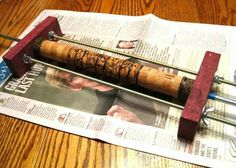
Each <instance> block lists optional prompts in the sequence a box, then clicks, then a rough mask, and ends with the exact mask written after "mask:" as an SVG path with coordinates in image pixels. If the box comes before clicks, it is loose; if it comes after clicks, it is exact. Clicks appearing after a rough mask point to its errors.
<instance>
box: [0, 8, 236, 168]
mask: <svg viewBox="0 0 236 168" xmlns="http://www.w3.org/2000/svg"><path fill="white" fill-rule="evenodd" d="M47 16H55V17H57V18H58V20H59V23H60V26H61V29H62V32H63V34H64V36H65V37H67V38H69V39H72V40H78V41H80V42H83V43H88V44H92V45H96V46H101V47H107V48H112V49H114V50H117V51H121V52H124V53H130V54H133V55H135V56H137V57H139V58H142V59H148V60H151V61H153V62H162V63H166V64H170V65H174V66H178V67H183V68H187V69H191V70H194V71H196V72H197V71H198V69H199V66H200V64H201V61H202V59H203V57H204V54H205V52H206V51H213V52H217V53H220V54H221V60H220V64H219V67H218V72H217V74H218V75H220V76H222V77H224V78H226V79H230V80H232V81H236V80H235V71H236V70H235V67H236V66H235V56H234V54H233V53H235V52H236V51H235V47H233V46H235V44H236V28H235V27H231V26H220V25H208V24H196V23H184V22H173V21H167V20H163V19H160V18H158V17H156V16H154V15H152V14H149V15H144V16H122V15H111V14H97V13H86V12H84V13H83V12H72V11H59V10H45V11H44V12H42V13H41V14H40V15H39V16H38V17H37V18H36V19H35V20H34V21H33V23H32V24H31V25H30V26H29V27H28V28H27V29H26V30H25V31H24V33H23V34H22V35H21V36H20V38H22V37H24V36H25V35H26V34H27V33H28V32H29V31H30V30H32V29H33V28H34V27H35V26H36V25H37V24H38V23H40V22H41V21H42V20H43V19H45V18H46V17H47ZM58 43H65V44H68V45H72V46H76V47H82V48H85V49H88V50H92V51H95V52H99V53H101V54H106V55H109V56H112V57H119V58H122V59H127V60H130V61H132V62H135V63H140V64H143V65H146V66H149V67H153V68H157V69H161V70H163V71H165V72H171V73H174V74H178V75H180V76H187V77H190V78H192V79H194V78H195V76H194V75H189V74H186V73H183V72H178V71H176V70H173V69H169V68H166V67H161V66H159V65H156V64H152V63H148V62H145V61H140V60H138V59H134V58H129V57H124V56H122V55H119V54H114V53H109V52H107V51H102V50H98V49H94V48H91V47H86V46H82V45H78V44H72V43H69V42H64V41H58ZM13 45H14V44H13ZM50 62H51V63H52V64H53V63H54V64H55V62H53V61H50ZM56 64H57V65H58V66H63V67H65V68H70V67H67V65H64V64H60V63H56ZM0 69H1V71H0V72H1V73H0V85H1V88H0V90H1V92H0V114H4V115H8V116H12V117H15V118H19V119H22V120H25V121H29V122H32V123H35V124H39V125H42V126H46V127H50V128H53V129H58V130H62V131H65V132H69V133H73V134H77V135H81V136H86V137H89V138H94V139H100V140H103V141H105V142H108V143H111V144H115V145H120V146H123V147H128V148H131V149H135V150H138V151H144V152H148V153H152V154H157V155H161V156H165V157H169V158H173V159H178V160H182V161H186V162H190V163H195V164H199V165H203V166H209V167H222V166H227V167H235V166H236V128H235V127H233V126H229V125H225V124H222V123H219V122H216V121H212V120H209V125H208V126H206V125H204V124H203V123H201V124H200V126H199V129H198V131H197V134H196V136H195V138H194V140H193V142H188V141H185V140H182V139H178V138H177V131H178V124H179V118H180V115H181V110H179V109H176V108H173V107H171V106H169V105H165V104H163V103H159V102H157V101H154V100H150V99H147V98H144V97H141V96H138V95H135V94H133V93H128V92H125V91H122V90H119V89H115V88H112V87H110V86H106V85H103V84H100V83H97V82H94V81H91V80H88V79H85V78H82V77H80V76H76V75H74V74H71V73H68V72H65V71H62V70H59V69H55V68H52V67H49V66H46V65H43V64H39V63H35V64H34V65H33V66H32V67H31V70H29V71H28V72H26V73H25V75H23V76H22V77H21V78H15V77H13V76H12V75H11V72H10V70H9V69H8V67H7V66H6V64H5V62H4V61H3V60H1V63H0ZM75 71H78V69H75ZM78 72H79V71H78ZM92 75H93V76H94V77H96V78H99V79H101V80H105V81H108V82H111V83H114V84H116V85H120V86H123V87H125V88H128V89H132V90H135V91H138V92H141V93H144V94H147V95H151V96H154V97H157V98H160V99H163V100H166V101H169V102H175V101H176V100H175V99H174V98H172V97H171V96H167V95H164V94H161V93H158V92H155V93H154V92H152V91H149V90H146V89H144V88H141V87H139V86H133V85H128V84H126V83H124V82H121V81H119V80H115V79H112V78H110V77H106V76H101V75H95V74H92ZM215 89H216V91H217V92H218V94H220V95H221V94H227V95H232V96H233V95H236V94H235V93H236V89H235V88H233V87H231V86H225V85H219V86H215ZM232 93H233V94H232ZM233 98H235V97H233ZM207 106H210V107H214V108H215V111H214V112H213V113H215V114H216V115H222V117H224V116H225V117H230V118H231V119H232V120H235V119H236V114H234V111H235V107H234V106H232V105H227V104H224V103H222V102H217V101H212V100H208V102H207Z"/></svg>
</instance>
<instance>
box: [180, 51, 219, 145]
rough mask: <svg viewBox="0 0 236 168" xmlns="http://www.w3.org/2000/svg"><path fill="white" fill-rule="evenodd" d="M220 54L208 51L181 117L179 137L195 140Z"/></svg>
mask: <svg viewBox="0 0 236 168" xmlns="http://www.w3.org/2000/svg"><path fill="white" fill-rule="evenodd" d="M219 60H220V54H217V53H213V52H209V51H207V52H206V54H205V56H204V59H203V61H202V63H201V66H200V69H199V71H198V75H197V77H196V80H195V82H194V84H193V87H192V89H191V92H190V95H189V97H188V100H187V102H186V104H185V107H184V110H183V112H182V115H181V117H180V122H179V129H178V137H179V138H184V139H187V140H189V141H193V139H194V136H195V134H196V131H197V128H198V124H199V121H200V119H201V116H202V110H203V108H204V106H205V104H206V101H207V98H208V94H209V92H210V91H211V88H212V84H213V81H214V77H215V72H216V70H217V67H218V64H219Z"/></svg>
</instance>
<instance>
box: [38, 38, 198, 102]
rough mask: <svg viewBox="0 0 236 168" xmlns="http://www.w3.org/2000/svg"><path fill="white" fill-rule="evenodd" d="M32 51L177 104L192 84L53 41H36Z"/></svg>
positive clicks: (146, 68) (137, 65) (175, 76)
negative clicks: (153, 92) (138, 87)
mask: <svg viewBox="0 0 236 168" xmlns="http://www.w3.org/2000/svg"><path fill="white" fill-rule="evenodd" d="M34 49H35V50H36V51H37V52H39V54H40V55H41V56H43V57H46V58H49V59H53V60H55V61H58V62H63V63H66V64H70V65H76V66H78V67H79V68H82V69H83V70H86V71H89V72H94V73H98V74H102V75H105V76H109V77H113V78H115V79H118V80H120V81H124V82H126V83H130V84H134V85H138V86H141V87H144V88H146V89H149V90H152V91H155V92H161V93H164V94H167V95H170V96H173V97H175V98H178V99H180V100H186V99H187V97H188V95H189V92H190V89H191V86H192V84H193V82H194V81H193V80H191V79H188V78H186V77H180V76H177V75H175V74H171V73H167V72H163V71H161V70H159V69H154V68H151V67H148V66H143V65H140V64H137V63H133V62H130V61H128V60H126V59H120V58H114V57H110V56H107V55H104V54H99V53H95V52H92V51H89V50H85V49H81V48H76V47H72V46H69V45H65V44H61V43H56V42H54V41H49V40H41V39H38V40H37V41H36V43H35V45H34Z"/></svg>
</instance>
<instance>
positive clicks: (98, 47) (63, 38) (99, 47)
mask: <svg viewBox="0 0 236 168" xmlns="http://www.w3.org/2000/svg"><path fill="white" fill-rule="evenodd" d="M49 38H52V39H60V40H63V41H68V42H71V43H76V44H80V45H83V46H87V47H92V48H96V49H99V50H103V51H108V52H111V53H115V54H120V55H123V56H127V57H131V58H135V59H139V60H142V61H145V62H149V63H153V64H157V65H161V66H165V67H168V68H172V69H175V70H178V71H182V72H185V73H189V74H192V75H197V72H195V71H192V70H189V69H185V68H179V67H177V66H173V65H169V64H165V63H161V62H156V61H151V60H149V59H146V58H142V57H138V56H136V55H133V54H129V53H124V52H122V51H118V50H114V49H110V48H107V47H101V46H95V45H91V44H88V43H83V42H80V41H76V40H70V39H68V38H65V37H61V36H58V35H56V34H55V33H54V32H49Z"/></svg>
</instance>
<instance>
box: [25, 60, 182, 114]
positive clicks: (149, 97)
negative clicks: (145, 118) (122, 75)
mask: <svg viewBox="0 0 236 168" xmlns="http://www.w3.org/2000/svg"><path fill="white" fill-rule="evenodd" d="M25 57H27V58H24V61H25V62H26V63H29V62H30V63H39V64H43V65H46V66H49V67H52V68H55V69H58V70H61V71H65V72H69V73H71V74H74V75H78V76H80V77H82V78H85V79H88V80H92V81H95V82H98V83H101V84H104V85H107V86H110V87H113V88H116V89H120V90H123V91H126V92H129V93H132V94H135V95H138V96H142V97H145V98H148V99H151V100H154V101H157V102H160V103H163V104H166V105H169V106H172V107H175V108H177V109H180V110H183V109H184V107H183V106H180V105H178V104H175V103H171V102H168V101H165V100H161V99H159V98H156V97H153V96H149V95H146V94H143V93H139V92H136V91H134V90H131V89H127V88H125V87H122V86H118V85H115V84H112V83H109V82H106V81H102V80H99V79H97V78H93V77H91V76H87V75H84V74H81V73H78V72H74V71H70V70H68V69H65V68H61V67H58V66H55V65H52V64H49V63H45V62H43V61H39V60H37V59H34V58H31V57H30V56H25Z"/></svg>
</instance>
